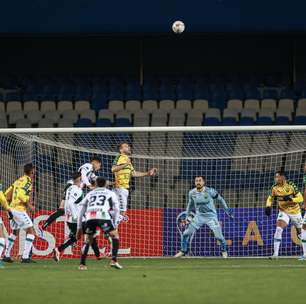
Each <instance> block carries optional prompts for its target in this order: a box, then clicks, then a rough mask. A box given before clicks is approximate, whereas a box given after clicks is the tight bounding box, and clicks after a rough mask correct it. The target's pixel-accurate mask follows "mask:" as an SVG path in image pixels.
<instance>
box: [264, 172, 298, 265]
mask: <svg viewBox="0 0 306 304" xmlns="http://www.w3.org/2000/svg"><path fill="white" fill-rule="evenodd" d="M274 181H275V183H274V184H273V186H272V187H271V191H270V195H269V196H268V198H267V201H266V209H265V213H266V215H267V216H270V215H271V207H272V204H273V203H275V204H277V205H278V216H277V220H276V230H275V233H274V252H273V255H272V256H271V257H270V258H271V259H273V258H277V257H278V255H279V247H280V243H281V241H282V234H283V230H284V229H285V228H286V227H287V226H288V225H289V223H290V221H292V224H293V225H294V226H295V227H296V229H297V232H298V235H299V237H300V234H301V228H302V215H301V208H300V204H301V203H302V202H303V196H302V194H301V192H299V190H298V188H297V186H296V185H295V184H294V183H293V182H292V181H288V180H287V179H286V176H285V173H284V172H283V171H277V172H276V173H275V176H274Z"/></svg>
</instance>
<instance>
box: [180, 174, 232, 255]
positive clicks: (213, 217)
mask: <svg viewBox="0 0 306 304" xmlns="http://www.w3.org/2000/svg"><path fill="white" fill-rule="evenodd" d="M195 186H196V188H194V189H192V190H191V191H189V194H188V197H189V200H188V205H187V210H186V213H187V219H186V221H185V224H186V225H188V227H187V229H186V230H185V231H184V233H183V234H182V239H181V250H180V251H179V252H178V253H177V254H176V255H175V257H176V258H179V257H182V256H184V255H186V253H187V252H188V247H189V243H190V238H191V236H192V235H193V233H194V232H195V231H197V230H199V229H200V228H201V227H202V226H203V225H204V224H206V225H207V226H208V227H209V228H210V229H211V230H212V231H213V233H214V236H215V238H216V239H217V240H218V241H219V242H220V243H221V251H222V256H223V258H227V257H228V254H227V244H226V240H225V238H224V236H223V233H222V230H221V226H220V223H219V221H218V217H217V211H216V207H215V204H214V200H215V199H216V200H217V201H218V202H219V203H220V204H221V205H222V207H223V209H224V210H225V212H226V214H227V215H228V216H229V217H231V218H233V211H232V210H231V209H230V208H229V207H228V206H227V204H226V202H225V200H224V199H223V197H222V196H221V195H220V194H219V193H218V192H217V191H216V190H215V189H214V188H210V187H206V186H205V180H204V177H202V176H197V177H196V178H195ZM193 210H195V213H196V214H195V216H194V217H193V218H192V217H191V212H192V211H193Z"/></svg>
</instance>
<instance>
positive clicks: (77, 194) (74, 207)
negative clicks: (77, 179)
mask: <svg viewBox="0 0 306 304" xmlns="http://www.w3.org/2000/svg"><path fill="white" fill-rule="evenodd" d="M82 199H83V191H82V189H81V188H80V187H78V186H77V185H71V186H70V187H69V188H68V189H67V190H66V196H65V215H66V221H67V222H68V223H77V222H78V217H79V214H80V211H81V208H82V206H81V204H80V203H81V201H82Z"/></svg>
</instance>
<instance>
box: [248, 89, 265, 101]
mask: <svg viewBox="0 0 306 304" xmlns="http://www.w3.org/2000/svg"><path fill="white" fill-rule="evenodd" d="M245 99H261V94H260V92H259V90H258V89H257V88H249V89H247V90H246V91H245Z"/></svg>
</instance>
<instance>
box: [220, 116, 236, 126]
mask: <svg viewBox="0 0 306 304" xmlns="http://www.w3.org/2000/svg"><path fill="white" fill-rule="evenodd" d="M236 124H237V120H236V118H235V117H225V118H223V121H222V125H223V126H235V125H236Z"/></svg>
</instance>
